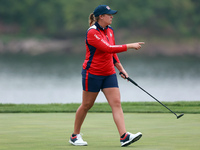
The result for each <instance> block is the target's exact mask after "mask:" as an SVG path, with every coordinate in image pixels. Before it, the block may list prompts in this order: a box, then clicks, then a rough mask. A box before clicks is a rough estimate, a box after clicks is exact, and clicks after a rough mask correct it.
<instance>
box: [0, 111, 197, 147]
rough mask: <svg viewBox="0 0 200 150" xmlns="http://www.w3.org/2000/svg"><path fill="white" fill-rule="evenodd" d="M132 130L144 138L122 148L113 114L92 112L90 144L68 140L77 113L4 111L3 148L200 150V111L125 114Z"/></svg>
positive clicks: (86, 124)
mask: <svg viewBox="0 0 200 150" xmlns="http://www.w3.org/2000/svg"><path fill="white" fill-rule="evenodd" d="M124 116H125V122H126V128H127V130H128V131H129V132H132V133H135V132H138V131H141V132H142V133H143V137H142V138H141V139H140V140H139V141H138V142H136V143H134V144H132V145H130V146H129V147H126V148H121V147H120V143H119V135H118V132H117V129H116V126H115V124H114V122H113V119H112V114H111V113H88V115H87V117H86V119H85V122H84V124H83V126H82V131H81V132H82V133H83V134H84V135H83V139H84V140H85V141H87V142H88V144H89V145H88V146H85V147H76V146H72V145H70V144H69V143H68V140H69V136H70V135H71V133H72V132H73V123H74V117H75V113H1V114H0V122H1V123H0V149H1V150H118V149H120V150H121V149H134V150H199V147H200V142H199V141H200V114H185V115H184V116H183V117H182V118H180V119H176V118H175V117H174V116H173V115H172V114H168V113H125V114H124Z"/></svg>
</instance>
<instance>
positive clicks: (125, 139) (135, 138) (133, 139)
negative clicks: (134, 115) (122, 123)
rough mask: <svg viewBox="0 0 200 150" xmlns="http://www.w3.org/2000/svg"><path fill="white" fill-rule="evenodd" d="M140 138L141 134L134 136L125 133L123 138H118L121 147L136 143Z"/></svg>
mask: <svg viewBox="0 0 200 150" xmlns="http://www.w3.org/2000/svg"><path fill="white" fill-rule="evenodd" d="M141 137H142V133H141V132H138V133H136V134H132V133H129V132H127V133H126V134H125V136H124V137H123V138H120V142H121V146H122V147H124V146H128V145H130V144H131V143H134V142H136V141H138V140H139V139H140V138H141Z"/></svg>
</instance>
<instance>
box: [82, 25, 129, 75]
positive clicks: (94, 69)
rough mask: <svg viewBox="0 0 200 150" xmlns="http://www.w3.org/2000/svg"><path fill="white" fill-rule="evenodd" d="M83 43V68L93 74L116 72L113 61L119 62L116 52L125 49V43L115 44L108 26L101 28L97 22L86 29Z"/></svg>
mask: <svg viewBox="0 0 200 150" xmlns="http://www.w3.org/2000/svg"><path fill="white" fill-rule="evenodd" d="M85 45H86V57H85V61H84V63H83V69H86V70H87V71H88V72H89V73H91V74H93V75H100V76H107V75H112V74H114V73H116V72H115V68H114V63H116V62H120V61H119V59H118V57H117V54H116V53H120V52H123V51H127V46H126V45H115V38H114V32H113V29H112V28H111V27H110V26H107V27H106V28H105V29H103V28H102V27H101V26H100V25H99V24H98V23H97V22H96V23H95V24H94V25H93V26H91V27H90V28H89V29H88V31H87V35H86V40H85Z"/></svg>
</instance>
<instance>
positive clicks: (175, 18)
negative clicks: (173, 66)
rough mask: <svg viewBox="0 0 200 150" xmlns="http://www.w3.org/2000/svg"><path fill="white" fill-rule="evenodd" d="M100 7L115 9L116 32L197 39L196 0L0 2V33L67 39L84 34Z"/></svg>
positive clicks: (199, 26) (199, 24) (199, 11)
mask: <svg viewBox="0 0 200 150" xmlns="http://www.w3.org/2000/svg"><path fill="white" fill-rule="evenodd" d="M99 4H106V5H109V6H110V7H111V9H114V10H118V14H117V15H115V16H114V20H113V25H112V26H113V27H114V29H115V30H118V29H123V28H125V29H128V30H129V31H133V32H134V31H135V32H138V33H140V34H142V35H152V34H153V35H159V36H166V35H173V36H186V37H191V36H195V37H199V36H200V17H199V15H200V9H199V8H200V1H199V0H98V1H96V0H0V33H1V34H13V33H14V34H25V35H32V34H38V35H44V36H50V37H55V38H68V37H76V36H79V35H84V34H85V32H86V30H87V28H88V16H89V14H90V13H91V12H93V10H94V8H95V7H96V6H98V5H99Z"/></svg>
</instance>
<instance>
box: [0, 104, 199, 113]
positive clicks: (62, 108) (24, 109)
mask: <svg viewBox="0 0 200 150" xmlns="http://www.w3.org/2000/svg"><path fill="white" fill-rule="evenodd" d="M163 103H164V104H165V105H166V106H168V107H169V108H170V109H172V110H173V111H174V112H176V113H191V114H200V101H193V102H163ZM79 105H80V104H77V103H74V104H0V113H52V112H53V113H54V112H76V110H77V108H78V107H79ZM122 107H123V110H124V112H126V113H170V112H169V110H167V109H166V108H164V107H163V106H162V105H160V104H159V103H158V102H123V103H122ZM90 112H104V113H108V112H111V108H110V106H109V105H108V103H95V105H94V106H93V107H92V109H91V110H90Z"/></svg>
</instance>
